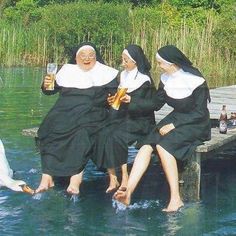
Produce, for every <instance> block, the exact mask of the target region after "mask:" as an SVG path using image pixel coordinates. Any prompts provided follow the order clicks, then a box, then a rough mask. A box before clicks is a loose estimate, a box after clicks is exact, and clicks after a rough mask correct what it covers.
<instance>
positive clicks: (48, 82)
mask: <svg viewBox="0 0 236 236" xmlns="http://www.w3.org/2000/svg"><path fill="white" fill-rule="evenodd" d="M52 80H53V78H52V77H50V76H48V75H46V76H45V77H44V81H43V87H44V88H47V87H48V86H50V85H51V83H52Z"/></svg>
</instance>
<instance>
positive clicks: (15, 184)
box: [0, 139, 34, 194]
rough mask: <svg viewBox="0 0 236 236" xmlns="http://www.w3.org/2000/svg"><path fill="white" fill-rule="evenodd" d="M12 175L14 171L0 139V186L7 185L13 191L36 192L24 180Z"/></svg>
mask: <svg viewBox="0 0 236 236" xmlns="http://www.w3.org/2000/svg"><path fill="white" fill-rule="evenodd" d="M12 177H13V171H12V169H11V168H10V166H9V163H8V161H7V158H6V154H5V149H4V146H3V143H2V141H1V139H0V187H1V186H5V187H7V188H9V189H12V190H13V191H17V192H26V193H29V194H34V190H32V189H31V188H30V187H29V186H28V185H27V184H26V183H25V182H24V181H23V180H14V179H12Z"/></svg>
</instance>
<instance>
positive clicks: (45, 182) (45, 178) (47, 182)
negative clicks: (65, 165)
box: [35, 174, 54, 193]
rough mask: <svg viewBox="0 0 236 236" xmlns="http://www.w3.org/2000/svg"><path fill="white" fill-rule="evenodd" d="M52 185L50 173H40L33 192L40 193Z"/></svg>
mask: <svg viewBox="0 0 236 236" xmlns="http://www.w3.org/2000/svg"><path fill="white" fill-rule="evenodd" d="M52 187H54V182H53V179H52V176H51V175H48V174H42V178H41V182H40V184H39V186H38V188H37V189H36V190H35V193H41V192H45V191H47V190H48V189H49V188H52Z"/></svg>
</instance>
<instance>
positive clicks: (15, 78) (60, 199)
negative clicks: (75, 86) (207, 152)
mask: <svg viewBox="0 0 236 236" xmlns="http://www.w3.org/2000/svg"><path fill="white" fill-rule="evenodd" d="M43 74H44V70H42V69H40V68H15V69H0V78H1V79H0V121H1V122H0V138H1V139H2V141H3V143H4V145H5V148H6V154H7V158H8V160H9V164H10V165H11V167H12V168H13V169H14V170H16V172H15V178H17V179H23V180H25V181H26V182H27V183H28V184H29V185H30V186H32V187H33V188H36V187H37V185H38V182H39V179H40V173H41V172H40V157H39V154H38V153H37V151H36V150H35V146H34V140H33V139H32V138H29V137H23V136H22V135H21V130H22V129H23V128H27V127H34V126H38V125H39V123H40V122H41V120H42V118H43V116H44V115H45V114H46V113H47V111H48V110H49V109H50V107H51V106H52V104H53V103H54V102H55V99H56V97H55V96H51V97H47V96H44V95H42V94H41V92H40V89H39V88H40V84H41V80H42V77H43ZM135 152H136V151H135V149H134V148H131V149H130V160H131V159H132V158H133V156H135ZM217 155H219V157H224V158H226V159H224V160H223V159H219V160H216V161H211V160H210V161H207V162H204V164H203V170H202V190H201V192H202V200H201V201H200V202H196V203H186V205H185V207H184V208H182V209H181V210H180V211H179V212H177V213H172V214H166V213H163V212H162V209H163V208H164V207H165V206H166V204H167V199H168V187H167V184H166V180H165V177H164V175H163V172H162V170H161V168H160V166H159V164H158V163H156V162H153V164H152V166H150V168H149V169H148V172H147V173H146V175H145V176H144V178H143V179H142V181H141V183H140V185H139V186H138V188H137V191H135V193H134V194H133V196H132V203H131V205H130V206H129V207H128V208H125V209H122V210H121V209H120V208H119V206H118V207H117V205H116V204H115V205H114V202H113V201H112V194H105V190H106V187H107V184H108V178H107V176H106V175H105V174H104V173H102V172H99V171H97V170H96V169H95V167H94V165H93V164H92V163H91V162H90V163H89V164H88V165H87V169H86V172H85V177H84V182H83V184H82V186H81V194H80V196H79V197H71V196H68V194H67V193H66V191H65V189H66V185H65V183H66V182H65V183H64V184H63V183H60V184H58V185H57V186H56V187H55V188H53V189H50V190H49V191H48V192H46V193H41V194H37V195H35V196H33V197H32V196H29V195H26V194H23V193H15V192H12V191H10V190H8V189H6V188H2V189H0V232H1V235H7V236H8V235H26V236H27V235H50V236H51V235H106V236H107V235H129V236H131V235H132V236H133V235H148V236H149V235H155V236H156V235H160V236H162V235H165V236H169V235H186V236H195V235H196V236H199V235H206V236H210V235H219V236H221V235H236V224H235V221H236V203H235V199H236V188H235V185H236V172H235V170H234V166H236V159H235V156H236V145H234V147H232V148H231V149H228V150H227V151H224V152H223V153H219V154H217Z"/></svg>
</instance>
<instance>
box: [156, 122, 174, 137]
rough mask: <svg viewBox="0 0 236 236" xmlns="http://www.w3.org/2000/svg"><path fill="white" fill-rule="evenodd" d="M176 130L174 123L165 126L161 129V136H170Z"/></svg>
mask: <svg viewBox="0 0 236 236" xmlns="http://www.w3.org/2000/svg"><path fill="white" fill-rule="evenodd" d="M173 129H175V126H174V125H173V123H171V124H167V125H164V126H162V127H161V128H160V130H159V133H160V135H161V136H164V135H166V134H168V133H169V132H170V131H171V130H173Z"/></svg>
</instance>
